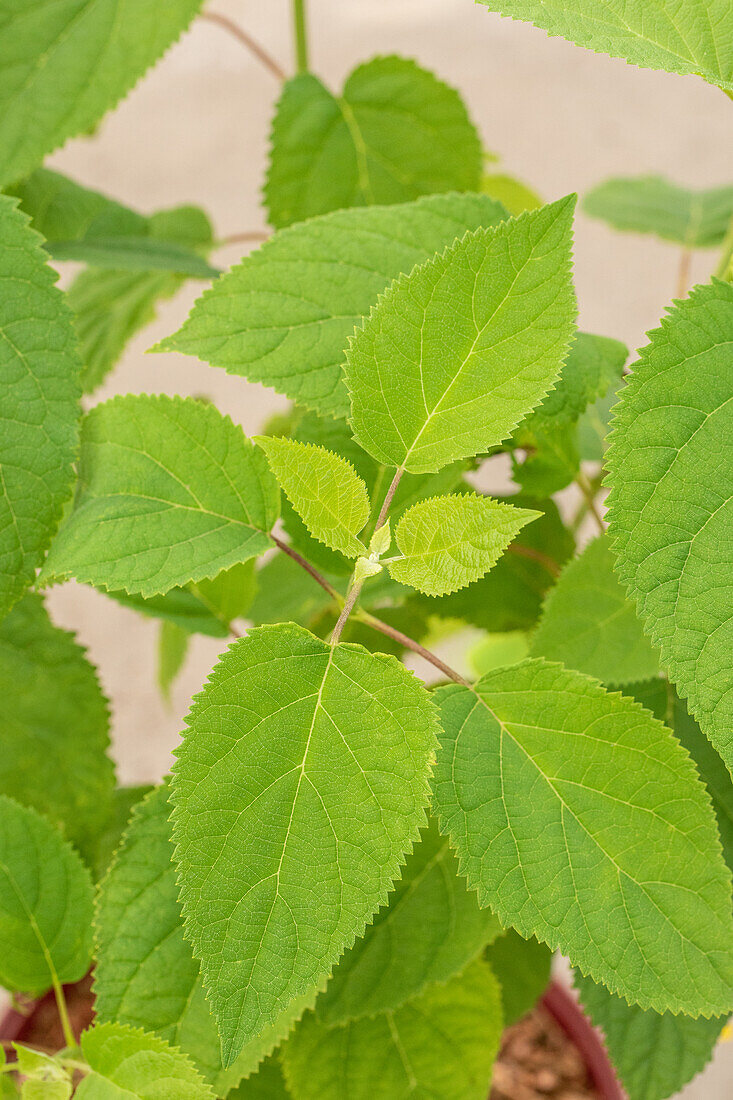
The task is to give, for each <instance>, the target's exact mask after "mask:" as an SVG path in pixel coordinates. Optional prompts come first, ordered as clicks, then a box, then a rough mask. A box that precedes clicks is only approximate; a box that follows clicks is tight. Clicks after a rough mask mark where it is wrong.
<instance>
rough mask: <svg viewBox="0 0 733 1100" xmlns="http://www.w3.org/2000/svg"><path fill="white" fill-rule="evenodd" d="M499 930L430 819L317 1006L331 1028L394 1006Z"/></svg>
mask: <svg viewBox="0 0 733 1100" xmlns="http://www.w3.org/2000/svg"><path fill="white" fill-rule="evenodd" d="M500 930H501V926H500V924H499V922H498V920H497V919H496V917H495V916H494V915H493V913H491V912H490V911H489V910H488V909H480V908H479V906H478V903H477V901H476V896H475V894H473V893H469V891H468V889H467V888H466V884H465V881H464V880H463V879H462V878H461V877H460V876H459V874H458V862H457V860H456V858H455V856H454V855H453V852H452V851H451V848H450V845H449V843H448V841H447V839H446V838H445V837H443V836H441V835H440V833H439V832H438V827H437V825H436V824H435V823H434V822H433V821H431V822H430V823H429V825H428V827H427V828H426V829H425V830H424V831H423V833H422V837H421V839H420V843H419V844H417V845H416V846H415V849H414V851H413V852H412V855H411V856H409V858H408V860H407V863H406V865H405V869H404V871H403V872H402V878H401V879H400V881H399V882H398V884H397V886H396V888H395V890H394V891H393V893H392V894H391V895H390V897H389V903H388V905H387V906H386V907H385V908H384V909H382V910H380V912H379V913H378V914H377V916H376V917H375V918H374V920H373V921H372V923H371V924H370V925H368V926H367V929H366V932H365V934H364V936H363V937H362V938H361V939H359V940H357V942H356V943H355V944H354V946H353V947H352V948H351V950H350V951H349V952H348V953H347V954H346V955H344V957H343V958H342V960H341V962H340V963H339V964H338V966H337V967H336V970H335V971H334V974H333V977H332V978H331V980H330V982H329V983H328V987H327V989H326V992H325V993H323V994H322V995H321V996H320V997H319V999H318V1004H317V1008H316V1012H317V1015H318V1019H319V1021H320V1022H322V1023H324V1024H327V1025H328V1026H329V1027H330V1026H332V1025H333V1024H341V1023H344V1022H345V1021H347V1020H351V1019H359V1018H360V1017H362V1016H374V1015H376V1014H377V1013H379V1012H384V1011H385V1010H387V1009H395V1008H399V1006H400V1005H402V1004H404V1003H405V1001H407V1000H409V999H410V998H411V997H414V996H415V995H416V994H417V993H420V992H421V990H423V989H424V988H425V986H427V985H431V984H432V983H433V982H445V981H447V980H448V979H449V978H451V977H453V975H454V974H456V973H457V972H458V971H460V970H462V969H463V968H464V967H465V966H466V964H467V963H468V962H470V961H471V959H473V958H475V957H476V955H478V953H479V952H480V951H481V949H482V947H484V946H485V945H486V944H487V943H488V942H490V940H491V939H493V938H494V937H495V936H496V935H497V934H498V933H499V931H500Z"/></svg>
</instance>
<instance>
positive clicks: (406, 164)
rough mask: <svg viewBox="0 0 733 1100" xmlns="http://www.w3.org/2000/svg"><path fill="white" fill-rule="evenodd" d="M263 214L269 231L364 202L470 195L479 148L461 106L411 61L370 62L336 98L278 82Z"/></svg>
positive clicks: (305, 78)
mask: <svg viewBox="0 0 733 1100" xmlns="http://www.w3.org/2000/svg"><path fill="white" fill-rule="evenodd" d="M271 140H272V148H271V152H270V164H269V167H268V171H267V180H266V182H265V206H266V207H267V211H268V219H269V221H270V224H271V225H273V226H275V228H276V229H281V228H282V227H283V226H286V225H290V224H292V222H299V221H303V220H304V219H305V218H312V217H313V216H314V215H316V214H326V213H328V212H329V211H330V210H341V209H343V208H345V207H350V206H371V205H373V204H374V203H398V202H400V203H401V202H408V201H409V200H410V199H416V198H418V197H419V196H420V195H431V194H436V193H437V192H442V191H477V190H478V185H479V180H480V175H481V144H480V141H479V138H478V135H477V133H476V130H475V128H474V126H473V123H472V122H471V120H470V119H469V117H468V114H467V113H466V108H465V107H464V105H463V101H462V100H461V97H460V96H459V95H458V92H456V91H455V90H454V89H453V88H449V87H448V85H447V84H443V83H442V81H440V80H438V79H437V77H435V76H433V74H432V73H430V72H428V71H427V70H426V69H421V68H420V66H419V65H416V64H415V62H414V61H408V60H406V59H405V58H401V57H376V58H374V59H373V60H372V61H368V62H367V63H366V64H365V65H360V66H359V67H358V68H357V69H354V71H353V72H352V73H351V75H350V76H349V77H348V79H347V81H346V84H345V85H344V90H343V93H342V94H341V96H340V97H336V96H334V95H333V94H332V93H331V92H330V91H329V90H328V89H327V88H326V87H324V85H323V84H322V83H321V81H320V80H318V78H317V77H315V76H313V75H312V74H310V73H306V74H304V75H301V76H296V77H294V78H293V79H292V80H289V81H287V83H286V84H285V86H284V89H283V93H282V95H281V97H280V100H279V102H278V105H277V112H276V114H275V119H274V121H273V124H272V135H271Z"/></svg>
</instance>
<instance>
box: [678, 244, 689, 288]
mask: <svg viewBox="0 0 733 1100" xmlns="http://www.w3.org/2000/svg"><path fill="white" fill-rule="evenodd" d="M691 263H692V251H691V250H690V249H689V248H684V249H683V250H682V253H681V255H680V266H679V267H678V269H677V297H678V298H684V297H685V295H686V294H687V291H688V289H689V286H690V264H691Z"/></svg>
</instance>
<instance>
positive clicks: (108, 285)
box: [67, 206, 211, 393]
mask: <svg viewBox="0 0 733 1100" xmlns="http://www.w3.org/2000/svg"><path fill="white" fill-rule="evenodd" d="M148 226H149V233H150V235H151V237H152V238H154V239H156V240H160V241H171V242H173V243H178V244H182V245H186V246H188V248H189V249H199V250H201V251H204V250H206V247H207V246H208V245H210V243H211V226H210V225H209V222H208V219H207V217H206V215H205V214H204V212H203V211H202V210H199V209H198V208H197V207H195V206H180V207H176V208H174V209H173V210H161V211H159V212H158V213H157V214H153V215H152V216H151V217H150V218H149V219H148ZM184 282H185V277H184V276H181V275H171V274H170V273H167V272H139V271H110V270H103V269H101V268H89V269H88V270H86V271H82V272H81V274H80V275H77V277H76V278H75V279H74V281H73V282H72V284H71V286H70V287H69V290H68V293H67V300H68V303H69V305H70V306H71V308H72V310H73V312H74V314H75V324H76V331H77V335H78V337H79V345H80V348H81V352H82V357H83V360H84V370H83V372H82V386H83V387H84V391H85V392H86V393H91V392H92V391H93V390H95V389H96V388H97V386H99V385H100V383H101V382H103V381H104V379H105V377H106V376H107V374H108V373H109V371H110V370H111V369H112V368H113V367H114V365H115V364H116V363H117V361H118V359H119V358H120V356H121V355H122V352H123V350H124V348H125V345H126V344H127V342H128V340H130V339H131V337H133V336H134V335H135V333H136V332H139V331H140V330H141V329H143V328H145V327H146V325H148V324H150V322H151V321H152V320H154V318H155V309H156V305H157V304H158V302H161V301H164V300H165V299H167V298H172V297H173V295H174V294H176V293H177V291H178V290H179V289H180V288H181V286H183V284H184Z"/></svg>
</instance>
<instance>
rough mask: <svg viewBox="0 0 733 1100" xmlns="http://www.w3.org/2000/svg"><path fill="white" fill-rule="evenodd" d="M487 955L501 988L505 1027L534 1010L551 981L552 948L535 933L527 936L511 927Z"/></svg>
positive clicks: (486, 957)
mask: <svg viewBox="0 0 733 1100" xmlns="http://www.w3.org/2000/svg"><path fill="white" fill-rule="evenodd" d="M484 958H485V959H486V961H487V962H488V964H489V966H490V967H491V969H492V971H493V973H494V974H495V975H496V978H497V980H498V982H499V988H500V989H501V1006H502V1011H503V1014H504V1027H511V1026H512V1024H515V1023H516V1022H517V1020H521V1019H522V1017H523V1016H526V1015H527V1013H528V1012H531V1011H532V1009H533V1008H534V1006H535V1005H536V1004H537V1001H538V1000H539V999H540V997H541V996H542V994H543V993H544V991H545V989H546V988H547V986H548V984H549V981H550V970H551V967H552V952H551V951H550V949H549V948H548V947H547V945H546V944H544V943H540V942H539V940H536V939H535V938H534V936H532V937H531V938H530V939H528V940H526V939H525V938H524V937H523V936H520V935H519V933H518V932H515V931H514V929H513V928H509V929H508V930H507V931H506V932H505V933H504V935H503V936H499V937H498V939H496V940H494V942H493V943H492V944H491V945H490V946H489V947H487V948H486V951H485V952H484Z"/></svg>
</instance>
